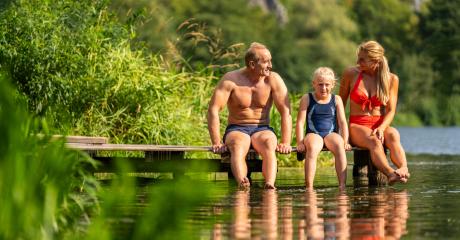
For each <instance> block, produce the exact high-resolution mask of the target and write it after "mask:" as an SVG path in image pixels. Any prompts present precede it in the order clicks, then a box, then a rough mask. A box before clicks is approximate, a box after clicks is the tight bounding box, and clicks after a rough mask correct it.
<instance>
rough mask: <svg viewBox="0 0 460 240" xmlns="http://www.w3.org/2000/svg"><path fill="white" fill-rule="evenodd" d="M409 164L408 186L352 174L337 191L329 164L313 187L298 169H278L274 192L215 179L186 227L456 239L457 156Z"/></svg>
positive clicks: (238, 234)
mask: <svg viewBox="0 0 460 240" xmlns="http://www.w3.org/2000/svg"><path fill="white" fill-rule="evenodd" d="M409 166H410V169H411V174H412V177H411V178H410V181H409V183H407V184H404V185H402V184H400V185H395V186H391V187H390V186H386V187H367V186H362V187H357V186H353V179H352V178H351V171H349V174H348V176H349V179H348V184H347V185H348V186H347V188H346V190H345V191H342V192H341V191H339V190H338V189H337V187H336V186H337V181H336V177H335V174H334V170H333V169H329V170H327V169H326V170H324V169H323V170H322V172H321V173H319V174H318V175H317V176H316V179H315V185H316V186H317V188H316V190H315V191H313V192H308V191H306V190H305V189H304V188H303V179H302V177H303V173H302V170H301V169H300V170H299V169H280V174H281V175H282V174H283V172H285V171H290V172H291V173H290V174H288V175H290V176H291V177H292V178H291V179H279V180H278V181H277V186H278V190H276V191H265V190H263V189H262V187H261V186H262V182H256V183H255V184H254V185H255V186H254V187H253V188H252V189H251V190H250V191H246V192H245V191H237V190H236V189H235V187H233V186H231V185H229V183H228V182H227V181H218V182H216V186H217V187H218V188H219V189H221V194H219V195H216V196H215V198H214V200H213V201H212V202H211V203H209V204H207V205H205V206H204V207H202V208H199V209H198V210H196V211H195V212H194V213H193V214H192V216H191V217H190V220H189V221H190V226H191V227H192V232H193V233H195V234H196V238H201V239H350V238H351V239H384V238H385V239H386V238H389V239H400V238H403V239H404V238H405V239H458V236H460V207H459V206H458V200H459V199H460V174H459V172H460V157H452V158H450V157H449V158H442V157H434V158H430V157H424V158H417V157H415V158H409ZM349 168H350V169H351V165H350V166H349ZM293 171H294V172H295V171H297V173H298V174H297V177H295V174H292V172H293ZM210 222H211V223H212V224H211V225H212V227H209V223H210Z"/></svg>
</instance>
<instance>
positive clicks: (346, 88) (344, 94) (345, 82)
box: [339, 68, 354, 108]
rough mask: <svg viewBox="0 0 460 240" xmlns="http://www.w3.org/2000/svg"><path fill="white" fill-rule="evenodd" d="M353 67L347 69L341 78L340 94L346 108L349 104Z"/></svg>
mask: <svg viewBox="0 0 460 240" xmlns="http://www.w3.org/2000/svg"><path fill="white" fill-rule="evenodd" d="M353 69H354V68H347V69H345V71H343V73H342V78H341V80H340V90H339V96H340V98H342V102H343V107H344V108H345V107H346V106H347V101H348V96H349V95H350V83H351V80H352V79H353V71H354V70H353Z"/></svg>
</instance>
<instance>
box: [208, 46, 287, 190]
mask: <svg viewBox="0 0 460 240" xmlns="http://www.w3.org/2000/svg"><path fill="white" fill-rule="evenodd" d="M245 63H246V67H245V68H241V69H238V70H235V71H231V72H229V73H226V74H225V75H224V76H223V77H222V79H221V80H220V82H219V83H218V85H217V87H216V89H215V91H214V94H213V96H212V98H211V102H210V103H209V108H208V129H209V134H210V136H211V141H212V149H213V152H214V153H223V152H225V151H227V149H228V150H229V151H230V155H231V157H230V163H231V168H232V172H233V175H234V176H235V180H236V181H237V183H238V184H239V187H240V188H242V189H247V188H249V186H250V182H249V179H248V178H247V177H246V176H247V172H248V168H247V165H246V159H245V157H246V154H247V153H248V151H249V148H250V146H251V145H252V147H253V148H254V149H255V150H256V151H257V152H258V153H259V154H260V155H261V156H262V159H263V163H262V173H263V176H264V178H265V188H267V189H275V179H276V172H277V163H276V154H275V151H278V152H280V153H290V152H291V145H290V143H291V131H292V119H291V109H290V104H289V96H288V91H287V88H286V85H285V84H284V82H283V80H282V79H281V77H280V76H279V75H278V74H277V73H275V72H272V71H271V70H272V57H271V55H270V51H269V50H268V49H267V47H265V46H264V45H262V44H260V43H252V44H251V46H250V47H249V49H248V50H247V52H246V55H245ZM273 103H275V106H276V108H277V110H278V111H279V113H280V115H281V142H280V143H277V139H276V135H275V133H274V132H273V129H272V128H271V127H270V126H269V123H270V109H271V107H272V104H273ZM225 105H227V108H228V112H229V114H228V124H229V125H228V126H227V128H226V130H225V134H224V137H223V139H221V138H220V133H219V129H220V121H219V112H220V111H221V110H222V109H223V108H224V106H225ZM222 140H223V142H222Z"/></svg>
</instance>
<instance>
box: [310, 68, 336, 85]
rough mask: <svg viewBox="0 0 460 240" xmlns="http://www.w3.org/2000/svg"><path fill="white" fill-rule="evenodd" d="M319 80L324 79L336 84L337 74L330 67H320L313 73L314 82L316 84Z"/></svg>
mask: <svg viewBox="0 0 460 240" xmlns="http://www.w3.org/2000/svg"><path fill="white" fill-rule="evenodd" d="M319 78H324V79H328V80H331V81H332V83H333V84H335V74H334V71H332V69H331V68H328V67H319V68H317V69H316V70H315V71H314V72H313V82H315V81H316V80H317V79H319Z"/></svg>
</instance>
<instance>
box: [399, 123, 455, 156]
mask: <svg viewBox="0 0 460 240" xmlns="http://www.w3.org/2000/svg"><path fill="white" fill-rule="evenodd" d="M397 129H398V130H399V132H400V134H401V143H402V145H403V147H404V148H405V150H406V151H407V152H408V153H412V154H420V153H425V154H436V155H437V154H448V155H460V137H459V136H460V128H459V127H447V128H441V127H421V128H411V127H398V128H397Z"/></svg>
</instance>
